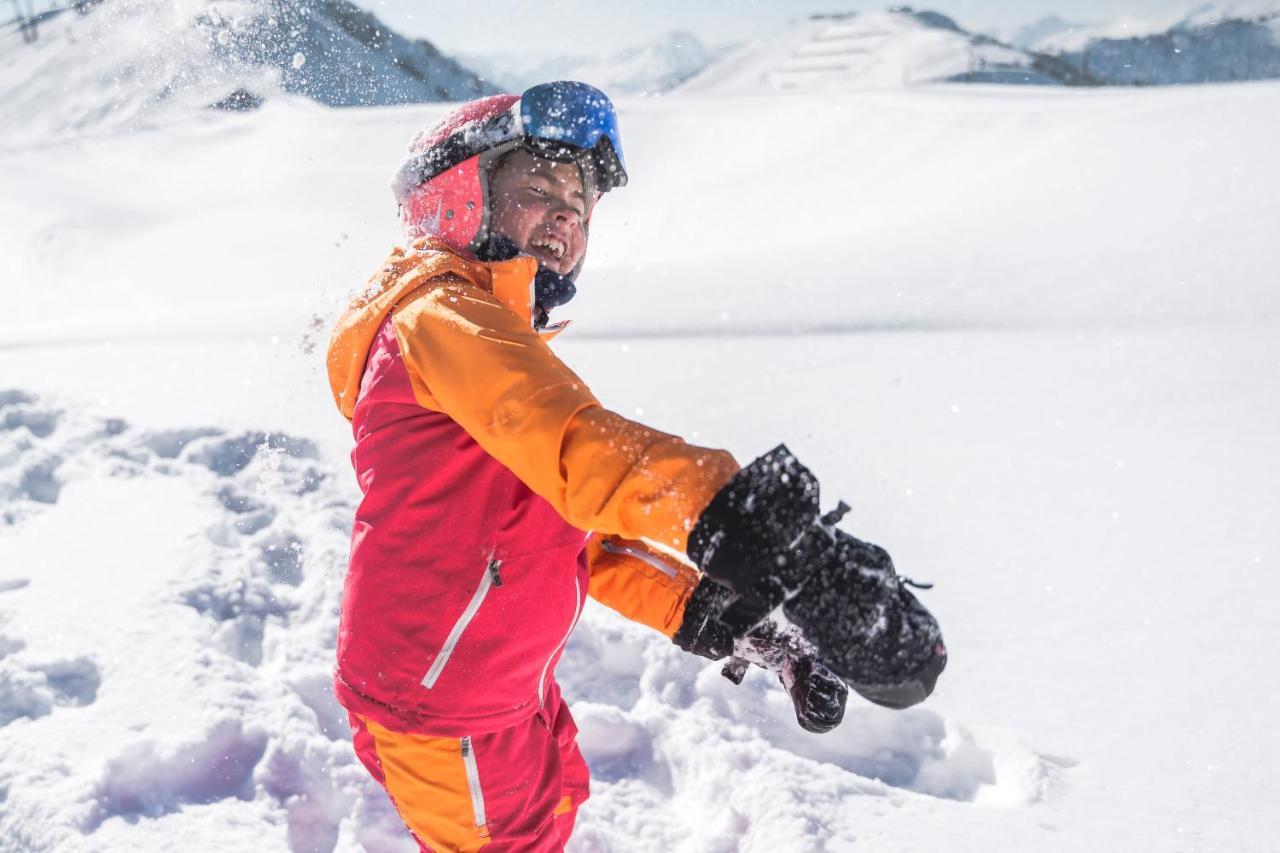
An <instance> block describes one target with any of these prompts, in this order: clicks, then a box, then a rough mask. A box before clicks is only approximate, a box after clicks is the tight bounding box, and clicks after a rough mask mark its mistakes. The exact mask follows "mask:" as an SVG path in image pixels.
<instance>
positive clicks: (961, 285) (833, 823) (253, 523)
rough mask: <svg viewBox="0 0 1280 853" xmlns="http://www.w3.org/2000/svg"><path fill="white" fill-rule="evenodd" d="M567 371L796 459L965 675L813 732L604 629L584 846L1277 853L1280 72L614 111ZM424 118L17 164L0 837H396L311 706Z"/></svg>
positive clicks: (721, 99) (334, 709) (620, 624)
mask: <svg viewBox="0 0 1280 853" xmlns="http://www.w3.org/2000/svg"><path fill="white" fill-rule="evenodd" d="M619 106H620V110H621V118H622V123H623V133H624V138H625V141H626V146H627V148H626V151H627V157H628V165H629V167H630V171H631V174H632V175H633V181H632V185H631V186H629V187H627V188H625V189H624V190H621V191H619V192H617V193H614V194H611V195H610V196H609V197H608V198H607V199H605V201H604V202H603V203H602V204H601V207H600V208H599V210H598V212H597V214H596V216H595V218H594V222H593V234H592V241H593V243H592V247H591V252H590V255H589V258H588V263H587V268H586V271H585V272H584V274H583V278H582V281H581V288H580V292H579V296H578V298H577V299H576V300H575V301H574V302H573V303H572V304H571V305H570V306H568V307H567V308H565V309H562V310H561V311H560V312H559V315H560V316H567V317H571V318H573V319H574V325H573V327H572V328H571V329H570V330H569V331H568V332H566V333H565V334H564V335H562V336H561V337H560V338H559V339H557V341H556V344H555V346H556V349H557V350H558V352H559V353H560V354H561V355H562V357H563V358H564V359H565V360H566V361H568V362H569V363H570V364H571V365H572V366H574V367H575V369H577V371H578V372H579V373H580V375H582V377H583V378H584V379H585V380H586V381H587V382H588V383H589V384H590V385H591V386H592V388H593V389H594V390H595V392H596V393H597V395H598V396H599V397H600V398H601V399H602V400H603V401H604V402H605V404H606V405H608V406H610V407H613V408H615V409H616V410H618V411H620V412H622V413H624V414H627V415H630V416H634V417H636V418H638V419H640V420H643V421H644V422H646V423H648V424H651V425H653V426H656V427H659V428H662V429H666V430H669V431H672V432H675V433H679V434H682V435H684V436H686V437H689V438H690V439H691V440H695V441H699V442H702V443H705V444H710V445H715V446H723V447H727V448H728V449H730V450H732V451H733V452H734V453H735V455H736V456H737V457H738V459H739V460H740V461H744V462H745V461H747V460H749V459H751V458H753V457H754V456H756V455H758V454H760V453H762V452H764V451H766V450H768V449H769V448H771V447H772V446H773V445H774V444H775V443H777V442H778V441H783V440H785V441H786V442H787V443H788V444H789V445H790V447H791V448H792V450H794V451H795V452H796V454H797V455H798V456H799V457H800V458H801V459H802V460H804V461H805V462H806V463H807V464H808V465H810V466H811V467H813V468H814V470H815V471H816V472H818V474H819V476H820V478H821V480H822V483H823V488H824V504H825V505H828V506H831V505H834V503H835V501H836V500H837V499H839V498H843V499H844V500H846V501H847V502H848V503H850V504H851V505H852V506H853V511H852V512H851V513H850V514H849V516H848V517H847V518H846V521H845V522H844V524H843V526H844V527H846V528H847V529H849V530H850V531H851V532H853V533H854V534H855V535H859V536H862V537H864V538H867V539H870V540H872V541H875V542H878V543H881V544H883V545H884V546H886V547H887V548H888V549H889V550H890V552H891V553H892V554H893V555H894V558H895V562H896V563H897V565H898V567H899V569H900V570H901V571H902V572H904V573H905V574H908V575H910V576H912V577H915V578H917V579H920V580H929V581H933V582H934V583H935V584H936V587H935V588H934V589H933V590H932V591H930V592H928V593H924V594H923V597H924V599H925V600H926V602H927V603H928V605H929V606H930V607H931V609H933V611H934V612H935V613H936V614H937V615H938V617H939V619H940V620H941V622H942V625H943V628H944V631H945V634H946V637H947V640H948V645H949V648H950V651H951V662H950V666H949V668H948V671H947V672H946V674H945V675H944V676H943V678H942V680H941V681H940V684H939V687H938V690H937V692H936V693H935V695H934V696H933V697H932V698H931V699H930V700H929V701H928V702H927V703H925V704H924V705H922V706H919V707H917V708H913V709H910V710H908V711H905V712H897V713H895V712H891V711H887V710H882V709H878V708H875V707H872V706H870V705H867V704H866V703H862V702H859V701H857V700H854V701H851V704H850V707H849V711H848V714H847V716H846V720H845V723H844V725H843V726H841V727H840V728H839V729H838V730H836V731H835V732H834V733H831V734H828V735H824V736H813V735H807V734H805V733H804V732H802V731H801V730H800V729H799V728H798V727H797V726H796V725H795V723H794V720H793V719H792V718H791V712H790V707H789V701H788V700H787V699H786V697H785V696H784V694H783V693H782V691H781V689H780V688H779V687H778V686H777V685H776V684H775V683H772V682H771V681H770V678H769V677H768V676H766V675H765V674H764V673H762V672H754V673H753V674H751V675H750V676H749V677H748V679H747V680H746V682H744V684H743V685H741V686H738V687H735V686H733V685H732V684H730V683H729V682H728V681H726V680H725V679H723V678H722V677H721V676H720V674H719V669H720V668H719V666H718V665H715V664H711V663H707V662H704V661H702V660H700V659H697V658H693V657H689V656H686V655H683V654H682V653H680V652H679V651H678V650H676V649H675V648H674V647H673V646H671V645H670V644H669V643H668V642H666V641H665V640H663V639H662V638H660V637H657V636H656V635H654V634H652V633H651V632H648V631H647V630H646V629H644V628H641V627H639V626H634V625H630V624H628V623H626V622H624V621H622V620H621V619H619V618H617V617H615V616H614V615H612V614H611V613H609V612H607V611H605V610H603V609H601V608H599V607H598V606H595V605H594V604H593V605H589V606H588V608H587V610H586V612H585V615H584V618H583V621H582V623H581V625H580V626H579V628H578V630H577V631H576V633H575V634H574V635H573V638H572V640H571V642H570V644H569V650H568V653H567V655H566V657H565V659H564V661H563V662H562V664H561V666H560V668H559V671H558V673H557V676H558V678H559V679H560V680H561V682H562V684H563V686H564V690H565V694H566V695H567V696H568V697H569V698H570V699H571V704H572V709H573V712H574V714H575V716H576V718H577V721H578V723H579V725H580V727H581V730H582V733H581V743H582V747H583V750H584V753H585V754H586V756H587V759H588V761H589V763H590V764H591V767H592V771H593V776H594V781H593V794H592V799H591V800H590V801H589V802H588V803H587V805H586V806H585V808H584V809H583V811H582V813H581V817H580V820H579V828H578V830H577V833H576V835H575V839H574V844H573V847H572V849H574V850H576V851H667V850H671V851H688V853H700V851H735V850H744V851H815V850H832V851H867V853H878V852H879V851H903V850H907V851H923V850H945V851H957V852H958V853H963V851H974V853H978V852H979V851H981V853H989V851H993V850H1002V851H1028V850H1036V851H1059V850H1063V851H1101V850H1159V851H1184V853H1192V852H1193V851H1195V853H1201V852H1202V851H1232V852H1233V853H1236V852H1237V851H1263V850H1269V849H1272V848H1273V845H1274V839H1275V837H1276V833H1277V831H1278V830H1280V810H1277V807H1276V797H1275V782H1274V779H1273V775H1274V771H1275V767H1276V766H1277V762H1278V761H1280V734H1278V731H1280V730H1278V729H1277V727H1276V726H1275V724H1274V719H1273V716H1274V709H1275V707H1276V706H1277V704H1280V682H1278V681H1277V679H1275V678H1274V677H1273V676H1270V675H1268V673H1270V672H1271V671H1272V670H1273V669H1274V664H1273V661H1272V658H1273V657H1274V649H1275V648H1276V647H1277V645H1278V644H1280V619H1277V618H1276V615H1275V602H1276V601H1277V600H1280V572H1278V571H1277V556H1276V555H1277V554H1278V553H1280V531H1278V528H1277V525H1276V523H1275V519H1276V518H1280V485H1278V484H1280V381H1277V377H1278V376H1280V335H1278V334H1277V332H1278V330H1277V320H1278V313H1277V307H1278V303H1280V290H1278V289H1277V282H1280V241H1277V240H1276V239H1275V235H1276V234H1277V233H1280V199H1278V197H1277V194H1276V187H1278V186H1280V160H1278V159H1277V158H1276V156H1275V148H1274V140H1275V139H1276V138H1278V137H1280V85H1278V84H1242V85H1235V86H1204V87H1195V88H1183V89H1160V90H1111V91H1083V92H1082V91H1065V90H1046V89H1035V90H1032V89H1028V88H1021V87H1019V88H1013V87H1010V88H1004V87H992V86H970V87H959V86H921V87H916V88H913V89H908V90H889V91H868V92H852V93H850V92H845V93H838V92H837V93H826V94H821V95H817V94H805V93H790V94H787V93H770V94H755V95H752V94H738V95H735V96H732V97H728V96H713V95H696V96H695V95H674V96H670V97H667V98H662V99H634V100H626V99H623V100H621V101H620V104H619ZM445 109H447V107H446V106H444V105H437V106H425V107H424V106H418V107H395V108H379V109H367V110H358V111H354V110H353V111H340V110H332V109H328V108H324V107H320V106H317V105H315V104H313V103H309V102H305V101H301V100H296V99H290V98H276V99H273V100H269V101H268V102H267V103H266V105H265V106H264V107H263V108H262V109H261V110H260V111H258V112H256V113H250V114H243V115H226V114H220V113H218V114H215V113H199V114H195V115H193V116H191V117H189V118H188V119H186V120H183V121H175V122H166V123H162V124H159V125H157V126H155V127H152V128H150V129H143V130H138V131H136V132H131V133H106V134H99V135H97V136H94V137H91V138H82V139H76V138H71V139H65V138H64V139H61V140H60V141H58V142H56V143H52V144H45V145H33V144H24V145H22V146H20V147H10V148H7V149H6V150H4V151H3V152H0V186H3V188H4V191H3V193H2V194H0V295H3V300H4V301H3V304H4V310H3V311H2V312H0V851H5V853H16V851H24V853H25V851H59V853H61V851H106V853H123V851H138V850H175V849H181V850H192V851H195V850H209V851H215V850H216V851H228V850H254V851H293V853H301V851H325V853H327V851H358V850H368V851H409V850H412V849H413V846H412V845H411V844H410V843H409V841H408V839H407V836H406V834H405V832H404V830H403V828H402V827H401V826H400V824H399V822H398V820H397V819H396V816H395V815H394V813H393V812H392V810H391V808H390V806H389V805H388V803H387V802H386V799H385V795H384V794H383V792H382V791H381V789H380V788H378V787H377V786H376V785H375V784H374V782H373V781H372V780H371V779H369V778H368V776H367V773H366V772H365V771H364V769H363V768H362V767H361V766H360V765H359V764H358V762H357V761H356V759H355V756H354V754H353V753H352V751H351V747H350V743H349V734H348V731H347V728H346V725H345V720H344V717H343V714H342V712H341V709H340V708H339V707H338V706H337V705H336V704H335V703H334V700H333V698H332V695H331V693H330V688H329V678H330V672H331V666H332V655H333V642H334V632H335V630H336V608H337V606H338V601H339V594H340V590H341V583H342V575H343V570H344V567H345V559H346V554H347V547H348V539H349V535H350V519H351V513H352V510H353V508H354V505H355V502H356V500H357V498H358V493H357V489H356V486H355V483H354V482H353V477H352V474H351V471H350V467H349V465H348V462H347V458H346V454H347V452H348V451H349V448H350V435H349V431H348V428H347V425H346V424H345V422H344V421H343V420H342V419H341V417H340V416H339V415H338V414H337V412H336V410H335V409H334V406H333V404H332V402H331V400H330V398H329V394H328V389H327V385H326V381H325V376H324V370H323V352H324V344H325V341H326V339H327V334H328V327H329V324H330V323H331V321H332V320H333V318H334V317H335V316H336V314H337V312H338V310H339V309H340V307H341V306H342V305H343V304H344V302H345V300H346V298H347V297H348V295H349V294H350V293H351V292H352V291H353V290H355V289H356V288H358V287H359V286H360V285H361V284H362V282H363V281H364V279H365V278H366V277H367V276H368V275H369V274H370V273H371V272H372V271H373V270H374V269H375V268H376V267H377V265H378V264H379V263H380V261H381V259H382V258H383V257H384V254H385V252H386V251H387V250H388V249H389V248H390V247H391V245H392V244H393V243H394V242H395V241H396V239H397V234H396V228H395V217H394V210H393V208H392V201H391V196H390V192H389V191H388V189H387V181H388V179H389V176H390V173H391V172H392V171H393V170H394V167H395V165H396V164H397V163H398V161H399V157H400V154H401V152H402V151H403V149H404V146H405V145H406V144H407V142H408V140H409V139H410V138H411V136H412V135H413V133H414V132H415V131H416V130H417V129H419V128H421V127H422V126H424V125H426V124H428V123H430V122H431V121H433V120H434V118H435V117H437V116H438V115H440V114H441V113H442V112H443V111H444V110H445Z"/></svg>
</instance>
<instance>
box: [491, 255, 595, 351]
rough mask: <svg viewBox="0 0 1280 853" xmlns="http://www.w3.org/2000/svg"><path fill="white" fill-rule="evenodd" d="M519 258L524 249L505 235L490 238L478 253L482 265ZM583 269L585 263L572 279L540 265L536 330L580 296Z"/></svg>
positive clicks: (535, 283) (536, 279)
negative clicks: (578, 283)
mask: <svg viewBox="0 0 1280 853" xmlns="http://www.w3.org/2000/svg"><path fill="white" fill-rule="evenodd" d="M518 254H520V247H519V246H517V245H516V242H515V240H512V239H511V238H510V237H507V236H505V235H502V234H493V233H491V234H489V236H488V237H487V238H486V239H485V241H484V242H483V243H481V244H480V247H479V248H478V249H476V257H477V258H479V259H480V260H482V261H508V260H511V259H512V258H514V257H515V256H516V255H518ZM581 269H582V262H581V261H579V262H578V265H577V266H576V267H574V268H573V270H572V271H571V272H570V273H569V274H568V275H561V274H560V273H558V272H555V271H554V270H549V269H547V268H546V267H544V266H543V265H542V264H541V263H539V264H538V273H537V275H535V276H534V277H533V297H534V312H533V326H534V328H535V329H541V328H544V327H545V326H546V325H547V323H548V322H550V317H549V314H550V312H551V309H552V308H559V307H560V306H561V305H564V304H566V303H568V301H569V300H570V299H573V297H574V294H576V293H577V292H578V288H577V285H575V284H574V279H575V278H577V276H578V272H579V270H581Z"/></svg>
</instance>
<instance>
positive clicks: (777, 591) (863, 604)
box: [688, 446, 946, 708]
mask: <svg viewBox="0 0 1280 853" xmlns="http://www.w3.org/2000/svg"><path fill="white" fill-rule="evenodd" d="M847 509H848V508H847V507H845V506H844V505H843V504H841V505H840V508H838V509H837V510H836V511H834V512H832V513H829V514H828V515H826V516H823V517H819V515H818V481H817V478H815V477H814V476H813V474H812V473H811V472H810V471H809V469H808V468H806V467H804V466H803V465H801V464H800V462H799V460H797V459H796V458H795V457H794V456H793V455H792V454H791V452H790V451H789V450H787V448H786V447H785V446H779V447H777V448H775V449H774V450H772V451H770V452H769V453H767V454H765V455H764V456H762V457H760V458H759V459H757V460H755V461H754V462H752V463H751V464H750V465H748V466H747V467H746V468H743V469H742V470H741V471H739V472H738V473H737V474H736V475H734V477H733V479H732V480H730V481H729V482H728V483H727V484H726V485H725V486H724V488H722V489H721V490H720V492H719V493H717V494H716V496H715V498H713V499H712V501H711V503H710V504H708V505H707V508H706V509H705V510H703V513H702V515H701V517H700V518H699V519H698V523H697V525H696V526H695V527H694V529H693V532H692V533H691V534H690V536H689V549H688V553H689V556H690V558H691V559H693V561H694V563H695V564H696V565H697V566H698V568H700V569H701V570H702V571H703V572H704V573H706V574H707V575H708V576H710V577H712V578H714V579H715V580H717V581H719V582H720V583H722V584H724V585H725V586H726V587H728V588H729V589H730V590H731V591H732V593H733V598H732V599H731V600H729V601H727V602H723V601H722V602H718V603H719V604H720V606H722V607H723V611H722V613H721V615H720V617H719V619H720V621H721V622H722V623H724V625H725V626H727V628H728V630H729V632H730V633H731V634H732V636H734V637H735V638H737V637H744V636H746V635H748V634H749V633H750V632H751V630H752V629H753V628H754V627H755V626H757V625H759V624H761V622H762V621H763V620H764V619H765V618H766V617H767V616H768V614H769V612H770V611H772V610H773V609H774V608H775V607H777V606H778V605H779V604H781V605H783V612H784V613H785V614H786V616H787V618H788V619H789V620H790V621H791V622H793V623H794V624H795V625H796V626H797V627H798V628H799V629H800V631H801V633H802V634H803V636H804V638H805V639H806V640H808V641H809V642H810V643H812V644H813V645H814V646H815V647H816V649H817V656H818V658H819V659H820V660H821V661H822V663H824V664H826V665H827V666H828V667H830V668H831V669H832V670H833V671H834V672H835V673H836V674H838V675H839V676H840V677H841V678H843V679H844V680H845V681H846V682H847V683H848V684H849V686H851V687H852V688H853V689H854V690H856V691H858V692H859V693H860V694H862V695H863V696H865V697H866V698H868V699H870V700H871V701H873V702H877V703H879V704H882V705H886V706H888V707H892V708H905V707H908V706H910V705H914V704H916V703H917V702H920V701H922V700H923V699H924V698H925V697H927V696H928V695H929V694H930V693H931V692H932V691H933V686H934V683H935V682H936V681H937V679H938V676H939V675H940V674H941V673H942V670H943V668H944V667H945V666H946V647H945V646H944V645H943V643H942V634H941V631H940V630H939V628H938V623H937V621H936V620H935V619H934V618H933V616H932V614H930V613H929V611H928V610H926V609H925V607H924V605H922V604H921V603H920V602H919V601H918V600H917V599H916V597H915V596H914V595H912V594H911V592H910V591H909V590H908V589H907V585H908V584H910V582H909V581H905V580H904V579H902V578H899V577H898V575H897V573H896V572H895V571H894V567H893V561H892V560H891V559H890V558H889V554H888V553H887V552H886V551H885V550H884V549H883V548H880V547H878V546H876V545H872V544H870V543H867V542H862V541H861V540H859V539H855V538H854V537H852V536H850V535H849V534H848V533H845V532H844V531H843V530H838V529H837V528H836V527H835V523H836V522H837V521H838V520H839V519H840V517H841V516H842V515H843V513H844V511H846V510H847Z"/></svg>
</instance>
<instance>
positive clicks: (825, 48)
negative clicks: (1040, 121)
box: [679, 11, 1057, 94]
mask: <svg viewBox="0 0 1280 853" xmlns="http://www.w3.org/2000/svg"><path fill="white" fill-rule="evenodd" d="M1032 64H1033V58H1032V57H1031V56H1029V55H1028V54H1026V53H1025V52H1023V51H1021V50H1018V49H1016V48H1011V47H1007V46H1005V45H1001V44H999V43H997V42H995V41H994V40H991V39H987V38H985V37H982V36H975V35H973V34H971V33H967V32H965V31H963V30H961V29H960V28H959V27H958V26H957V25H956V24H955V22H953V21H952V20H951V19H949V18H947V17H945V16H943V15H940V14H938V13H935V12H911V11H889V12H859V13H852V14H847V15H822V16H819V15H815V16H814V17H812V18H809V19H807V20H803V21H799V22H797V23H794V24H792V25H791V26H789V27H787V28H786V29H784V30H782V31H781V32H779V33H776V34H774V35H771V36H768V37H766V38H763V39H760V40H758V41H756V42H754V43H752V44H749V45H746V46H744V47H743V48H741V49H739V50H738V51H737V52H735V53H733V54H731V55H729V56H728V57H726V58H725V59H723V60H721V61H720V62H717V63H716V64H714V65H712V66H711V67H710V68H708V69H707V70H706V71H704V72H703V73H701V74H699V75H698V76H696V77H694V78H693V79H692V80H690V81H689V82H688V83H686V84H684V85H683V86H681V87H679V91H681V92H686V93H693V94H756V93H759V92H767V91H802V92H813V91H847V90H856V89H886V88H890V89H892V88H901V87H903V86H910V85H914V84H918V83H929V82H937V81H940V80H948V79H953V78H968V79H981V80H985V81H991V82H1039V83H1053V82H1057V81H1055V80H1051V79H1048V78H1046V77H1044V76H1043V75H1041V74H1040V73H1038V72H1036V71H1034V70H1033V69H1032V68H1031V66H1032Z"/></svg>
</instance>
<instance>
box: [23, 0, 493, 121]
mask: <svg viewBox="0 0 1280 853" xmlns="http://www.w3.org/2000/svg"><path fill="white" fill-rule="evenodd" d="M80 8H81V9H83V11H73V10H60V11H57V12H53V13H49V14H46V15H44V16H42V17H41V19H40V20H39V21H38V22H37V24H36V26H35V27H34V29H32V28H28V29H27V30H25V32H19V31H18V29H16V28H15V27H12V26H9V27H6V28H5V29H3V30H0V100H2V101H3V102H4V103H5V105H6V108H5V110H4V111H3V113H0V144H4V145H10V146H12V145H21V144H31V143H37V142H49V141H52V140H56V139H61V138H65V137H68V136H74V135H78V134H83V133H86V132H91V133H97V132H107V131H112V130H128V129H137V128H143V127H151V126H154V125H156V124H162V123H165V122H167V121H169V120H172V119H173V118H175V117H178V116H185V115H189V114H190V113H191V112H193V111H199V110H203V109H204V108H207V107H211V106H212V107H216V108H219V109H227V110H244V109H252V108H256V107H257V106H258V105H260V104H261V103H262V100H263V99H264V98H270V97H276V96H279V95H280V94H282V93H291V94H295V95H300V96H304V97H307V98H311V99H313V100H316V101H318V102H320V103H322V104H327V105H330V106H355V105H372V104H396V103H409V102H423V101H445V100H465V99H468V98H472V97H476V96H479V95H482V94H486V93H488V92H490V91H491V89H490V88H489V87H488V86H486V85H485V84H484V83H483V82H482V81H481V80H480V79H479V78H478V77H476V76H475V75H474V74H472V73H471V72H469V71H467V70H466V69H465V68H463V67H462V66H460V65H458V64H457V63H456V62H454V61H453V60H451V59H449V58H447V57H445V56H443V55H442V54H441V53H440V52H439V51H438V50H436V48H434V47H433V46H432V45H431V44H430V43H429V42H426V41H423V40H412V41H411V40H409V39H406V38H404V37H402V36H400V35H398V34H396V33H395V32H393V31H391V30H389V29H388V28H387V27H386V25H385V24H383V23H381V22H380V21H379V20H378V19H377V18H376V17H374V16H373V15H371V14H369V13H368V12H364V11H362V10H360V9H358V8H357V7H356V6H355V5H353V4H352V3H349V2H346V0H103V2H100V3H90V4H82V5H81V7H80ZM33 33H34V34H35V39H34V41H31V42H30V43H26V42H27V40H29V39H30V38H31V36H32V34H33Z"/></svg>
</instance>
